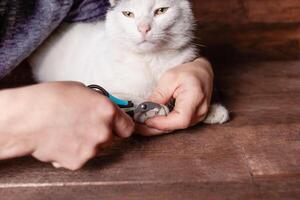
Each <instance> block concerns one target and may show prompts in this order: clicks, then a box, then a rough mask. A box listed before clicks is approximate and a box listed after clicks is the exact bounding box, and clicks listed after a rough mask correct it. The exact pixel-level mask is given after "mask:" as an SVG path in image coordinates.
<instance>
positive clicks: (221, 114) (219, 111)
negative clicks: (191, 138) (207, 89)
mask: <svg viewBox="0 0 300 200" xmlns="http://www.w3.org/2000/svg"><path fill="white" fill-rule="evenodd" d="M229 119H230V117H229V111H228V110H227V109H226V108H225V107H224V106H223V105H221V104H213V105H211V106H210V109H209V113H208V115H207V116H206V118H205V120H204V121H203V122H204V123H206V124H224V123H225V122H227V121H229Z"/></svg>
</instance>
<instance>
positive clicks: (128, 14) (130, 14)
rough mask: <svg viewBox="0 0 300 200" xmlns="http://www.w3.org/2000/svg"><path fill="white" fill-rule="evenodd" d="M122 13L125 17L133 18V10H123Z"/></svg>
mask: <svg viewBox="0 0 300 200" xmlns="http://www.w3.org/2000/svg"><path fill="white" fill-rule="evenodd" d="M122 13H123V15H124V16H125V17H129V18H134V13H133V12H130V11H123V12H122Z"/></svg>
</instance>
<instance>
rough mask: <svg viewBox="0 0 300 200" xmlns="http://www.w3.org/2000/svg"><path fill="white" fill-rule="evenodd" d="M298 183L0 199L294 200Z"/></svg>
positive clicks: (4, 197)
mask: <svg viewBox="0 0 300 200" xmlns="http://www.w3.org/2000/svg"><path fill="white" fill-rule="evenodd" d="M299 186H300V182H299V180H298V181H293V180H292V181H291V180H287V179H283V180H278V181H272V182H268V181H264V182H259V183H255V184H250V183H197V182H191V183H168V184H160V183H158V184H124V185H106V186H97V185H91V186H80V185H77V186H65V187H56V186H55V187H27V188H26V187H25V188H8V189H0V195H1V200H15V199H18V200H36V199H48V200H52V199H53V200H65V199H72V200H79V199H80V200H81V199H89V200H96V199H97V200H98V199H114V200H115V199H122V200H127V199H128V200H135V199H137V200H140V199H145V200H148V199H149V200H150V199H157V200H160V199H163V200H168V199H170V200H182V199H212V200H224V199H226V200H241V199H243V200H246V199H253V200H254V199H263V200H298V199H299V196H300V187H299Z"/></svg>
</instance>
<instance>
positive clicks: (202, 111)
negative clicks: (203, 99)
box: [198, 104, 208, 117]
mask: <svg viewBox="0 0 300 200" xmlns="http://www.w3.org/2000/svg"><path fill="white" fill-rule="evenodd" d="M207 113H208V105H207V104H205V105H203V106H202V107H201V108H200V110H199V112H198V116H199V117H203V116H205V115H206V114H207Z"/></svg>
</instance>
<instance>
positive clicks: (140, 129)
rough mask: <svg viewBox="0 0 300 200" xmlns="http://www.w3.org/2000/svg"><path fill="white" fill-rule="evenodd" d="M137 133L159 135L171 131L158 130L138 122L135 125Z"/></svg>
mask: <svg viewBox="0 0 300 200" xmlns="http://www.w3.org/2000/svg"><path fill="white" fill-rule="evenodd" d="M135 133H136V134H138V135H142V136H157V135H162V134H165V133H169V131H163V130H158V129H155V128H150V127H148V126H146V125H142V124H137V125H136V127H135Z"/></svg>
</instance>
